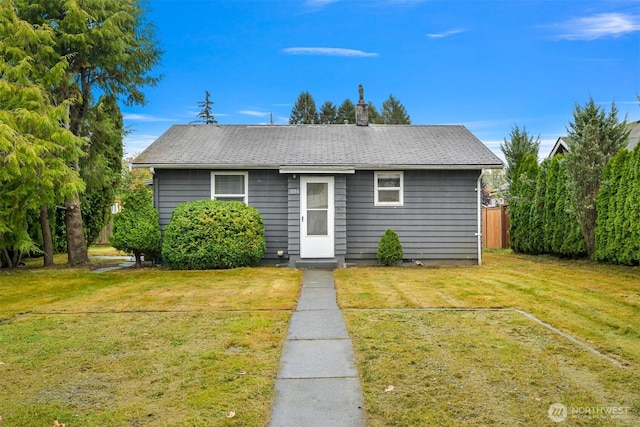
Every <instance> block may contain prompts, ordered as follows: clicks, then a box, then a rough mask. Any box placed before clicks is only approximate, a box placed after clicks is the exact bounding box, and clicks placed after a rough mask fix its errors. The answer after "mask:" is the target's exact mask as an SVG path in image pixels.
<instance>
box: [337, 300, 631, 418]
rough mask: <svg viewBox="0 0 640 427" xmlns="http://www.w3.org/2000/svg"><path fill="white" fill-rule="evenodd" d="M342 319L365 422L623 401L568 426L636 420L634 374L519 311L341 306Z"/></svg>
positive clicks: (535, 411) (535, 412)
mask: <svg viewBox="0 0 640 427" xmlns="http://www.w3.org/2000/svg"><path fill="white" fill-rule="evenodd" d="M345 318H346V320H347V324H348V325H349V332H350V334H351V337H352V340H353V342H354V350H355V352H356V354H357V360H358V368H359V371H360V376H361V379H362V384H363V391H364V395H365V410H366V413H367V422H368V423H367V424H368V425H370V426H392V425H397V426H413V425H416V426H417V425H421V426H422V425H424V426H427V425H429V426H441V425H509V426H517V425H521V426H530V425H552V424H553V423H551V421H550V420H549V418H548V416H547V410H548V408H549V406H550V405H551V404H553V403H556V402H559V403H563V404H564V405H565V406H567V407H569V408H571V407H576V408H580V407H594V406H612V407H613V406H615V407H621V406H623V407H626V408H630V409H629V414H628V415H627V416H625V417H623V418H619V419H616V418H609V417H602V418H597V417H571V418H570V425H607V426H609V425H637V423H638V422H640V417H639V416H638V415H639V412H638V410H640V405H639V402H638V396H639V393H640V375H638V373H636V372H632V371H630V370H627V369H620V368H617V367H615V366H613V365H611V364H610V363H609V362H607V361H605V360H603V359H600V358H598V357H595V356H593V355H592V354H591V353H589V352H586V351H585V350H583V349H580V348H576V347H575V346H574V345H572V343H571V342H569V341H567V340H565V339H563V338H562V337H559V336H557V335H555V334H554V333H552V332H550V331H548V330H547V329H545V328H542V327H540V326H538V325H537V324H534V323H532V322H530V321H529V320H528V319H526V318H523V317H522V316H521V315H519V314H518V313H515V312H487V311H482V312H479V311H472V312H451V311H449V312H446V311H445V312H443V311H437V312H433V311H404V310H402V311H370V310H346V311H345ZM390 385H393V390H392V391H387V392H385V390H386V389H388V388H389V386H390Z"/></svg>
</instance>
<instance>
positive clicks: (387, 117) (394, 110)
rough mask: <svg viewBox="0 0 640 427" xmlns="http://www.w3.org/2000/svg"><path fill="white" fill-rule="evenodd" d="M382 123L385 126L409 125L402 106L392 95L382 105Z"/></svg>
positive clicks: (409, 122) (409, 119)
mask: <svg viewBox="0 0 640 427" xmlns="http://www.w3.org/2000/svg"><path fill="white" fill-rule="evenodd" d="M381 116H382V123H384V124H385V125H410V124H411V118H410V117H409V114H407V110H406V109H405V108H404V105H402V103H401V102H400V100H398V99H397V98H396V97H395V96H393V94H390V95H389V98H387V99H386V100H385V101H384V102H383V103H382V113H381Z"/></svg>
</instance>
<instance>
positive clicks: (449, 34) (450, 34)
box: [427, 28, 465, 39]
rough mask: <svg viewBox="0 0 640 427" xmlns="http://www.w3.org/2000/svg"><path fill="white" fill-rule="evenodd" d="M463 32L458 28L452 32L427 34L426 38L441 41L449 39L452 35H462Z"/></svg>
mask: <svg viewBox="0 0 640 427" xmlns="http://www.w3.org/2000/svg"><path fill="white" fill-rule="evenodd" d="M464 31H465V30H462V29H460V28H456V29H453V30H449V31H444V32H442V33H429V34H427V37H429V38H431V39H441V38H444V37H449V36H452V35H454V34H459V33H464Z"/></svg>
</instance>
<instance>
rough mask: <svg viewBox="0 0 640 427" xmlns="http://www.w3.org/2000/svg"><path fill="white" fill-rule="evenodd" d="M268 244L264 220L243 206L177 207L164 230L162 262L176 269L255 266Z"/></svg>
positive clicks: (202, 204)
mask: <svg viewBox="0 0 640 427" xmlns="http://www.w3.org/2000/svg"><path fill="white" fill-rule="evenodd" d="M265 250H266V243H265V238H264V225H263V222H262V216H261V215H260V213H259V212H258V211H257V210H256V209H255V208H253V207H251V206H247V205H245V204H244V203H242V202H223V201H218V200H197V201H193V202H187V203H183V204H181V205H178V206H177V207H176V209H175V210H174V211H173V214H172V215H171V220H170V221H169V224H168V225H167V227H166V228H165V230H164V241H163V245H162V258H163V260H164V262H165V263H166V264H167V265H168V266H169V267H170V268H173V269H181V270H205V269H224V268H237V267H246V266H253V265H256V264H257V263H258V262H259V261H260V260H261V259H262V257H263V256H264V252H265Z"/></svg>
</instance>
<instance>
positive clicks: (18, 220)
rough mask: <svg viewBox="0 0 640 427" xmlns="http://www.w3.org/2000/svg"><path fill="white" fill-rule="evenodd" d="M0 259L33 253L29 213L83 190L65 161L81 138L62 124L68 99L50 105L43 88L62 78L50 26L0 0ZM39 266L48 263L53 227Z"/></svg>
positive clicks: (10, 262)
mask: <svg viewBox="0 0 640 427" xmlns="http://www.w3.org/2000/svg"><path fill="white" fill-rule="evenodd" d="M0 23H1V24H0V76H2V77H1V78H0V251H1V255H0V258H1V259H2V265H3V266H8V267H12V266H15V265H16V264H17V263H18V262H19V260H20V256H21V254H22V253H24V252H27V251H36V250H38V248H37V247H36V246H35V243H34V241H33V239H32V238H31V237H30V235H29V232H28V223H29V217H30V216H31V215H35V216H40V217H41V219H42V218H43V217H42V215H43V212H44V213H45V219H46V213H47V211H48V208H47V206H51V205H54V204H57V203H62V201H63V200H64V198H65V197H68V196H69V195H72V194H75V193H76V192H78V191H80V190H82V189H83V185H82V181H81V180H80V179H79V176H78V174H77V172H76V171H74V170H73V169H71V168H70V167H69V164H70V162H71V161H72V160H73V159H76V158H77V157H78V156H79V153H80V149H81V147H82V146H83V144H84V141H83V140H82V139H80V138H77V137H75V136H74V135H73V134H72V133H71V132H69V131H68V130H67V129H66V126H67V125H68V124H69V118H68V113H67V111H68V108H69V106H70V104H69V102H66V101H65V102H61V103H54V102H53V101H52V99H51V96H50V94H49V93H48V92H47V89H48V88H50V87H51V86H54V85H57V84H60V83H61V82H64V81H65V80H66V77H65V74H66V70H67V69H68V67H69V63H68V62H67V59H68V58H66V57H60V55H58V54H57V53H56V52H55V49H54V47H55V45H56V41H55V34H54V32H53V30H52V29H51V28H49V27H46V26H43V27H38V26H32V25H30V24H29V23H28V22H26V21H24V20H21V19H20V18H19V17H18V16H17V15H16V13H15V11H14V8H13V7H12V4H11V2H6V1H5V2H1V3H0ZM47 234H48V239H47V242H46V243H47V246H46V247H45V248H44V249H45V265H51V264H52V263H53V250H52V244H51V233H50V230H49V228H48V224H45V226H43V235H45V238H47Z"/></svg>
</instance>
